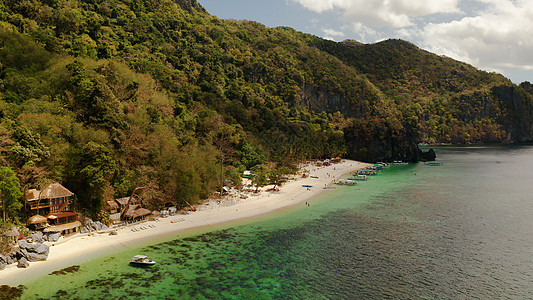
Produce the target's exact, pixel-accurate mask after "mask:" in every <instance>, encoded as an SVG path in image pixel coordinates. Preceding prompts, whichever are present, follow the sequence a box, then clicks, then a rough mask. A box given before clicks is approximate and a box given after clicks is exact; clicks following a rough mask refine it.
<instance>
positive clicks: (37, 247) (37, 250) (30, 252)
mask: <svg viewBox="0 0 533 300" xmlns="http://www.w3.org/2000/svg"><path fill="white" fill-rule="evenodd" d="M18 244H19V247H20V248H19V250H18V251H17V254H18V256H19V257H23V258H25V259H26V260H27V261H30V262H32V261H42V260H46V259H47V258H48V253H49V252H50V248H49V247H48V246H47V245H45V244H42V243H28V242H27V241H26V240H20V241H19V242H18ZM19 262H20V260H19Z"/></svg>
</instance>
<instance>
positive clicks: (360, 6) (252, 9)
mask: <svg viewBox="0 0 533 300" xmlns="http://www.w3.org/2000/svg"><path fill="white" fill-rule="evenodd" d="M197 1H198V2H199V3H200V4H201V5H202V6H203V7H204V8H206V9H207V11H208V12H209V13H210V14H212V15H215V16H217V17H218V18H221V19H235V20H251V21H257V22H259V23H262V24H264V25H266V26H268V27H277V26H288V27H292V28H294V29H296V30H298V31H301V32H305V33H310V34H313V35H315V36H319V37H322V38H325V39H331V40H335V41H343V40H345V39H353V40H357V41H359V42H362V43H375V42H379V41H382V40H386V39H389V38H393V39H398V38H399V39H403V40H406V41H409V42H412V43H414V44H415V45H417V46H418V47H420V48H422V49H425V50H428V51H430V52H433V53H435V54H438V55H445V56H448V57H451V58H454V59H456V60H460V61H463V62H466V63H469V64H471V65H473V66H475V67H477V68H478V69H481V70H485V71H489V72H497V73H501V74H503V75H504V76H505V77H507V78H509V79H511V80H512V81H513V82H514V83H516V84H519V83H521V82H523V81H529V82H533V1H532V0H197Z"/></svg>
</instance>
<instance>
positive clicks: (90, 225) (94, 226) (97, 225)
mask: <svg viewBox="0 0 533 300" xmlns="http://www.w3.org/2000/svg"><path fill="white" fill-rule="evenodd" d="M107 229H109V228H108V227H107V226H106V225H105V224H103V223H102V222H100V221H96V222H95V221H93V220H89V221H88V222H86V223H85V225H83V226H82V227H81V229H80V232H81V233H89V232H91V231H102V230H107Z"/></svg>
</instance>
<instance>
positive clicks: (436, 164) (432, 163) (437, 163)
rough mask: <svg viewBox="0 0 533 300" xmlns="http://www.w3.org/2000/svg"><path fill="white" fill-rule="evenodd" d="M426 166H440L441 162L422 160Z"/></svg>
mask: <svg viewBox="0 0 533 300" xmlns="http://www.w3.org/2000/svg"><path fill="white" fill-rule="evenodd" d="M424 165H426V166H440V165H442V163H441V162H440V161H426V162H424Z"/></svg>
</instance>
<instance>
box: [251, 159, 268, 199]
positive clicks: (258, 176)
mask: <svg viewBox="0 0 533 300" xmlns="http://www.w3.org/2000/svg"><path fill="white" fill-rule="evenodd" d="M252 174H253V175H252V184H253V185H255V192H256V193H257V191H258V190H259V188H260V187H263V186H265V185H266V184H267V183H268V179H267V168H266V166H265V165H256V166H255V167H253V168H252Z"/></svg>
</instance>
